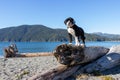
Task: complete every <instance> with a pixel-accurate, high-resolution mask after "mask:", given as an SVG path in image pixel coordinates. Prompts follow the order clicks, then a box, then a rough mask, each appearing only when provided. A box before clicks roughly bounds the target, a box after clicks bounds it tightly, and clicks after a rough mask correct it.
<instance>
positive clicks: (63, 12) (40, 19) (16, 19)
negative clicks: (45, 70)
mask: <svg viewBox="0 0 120 80" xmlns="http://www.w3.org/2000/svg"><path fill="white" fill-rule="evenodd" d="M119 3H120V1H119V0H114V1H113V0H84V1H83V0H74V1H70V0H64V1H63V0H60V1H56V0H52V1H49V0H36V1H34V0H25V1H24V0H20V1H16V0H12V1H6V0H4V1H1V3H0V12H1V15H0V22H1V23H0V29H2V28H7V27H13V26H19V25H24V24H27V25H34V24H42V25H45V26H47V27H50V28H61V29H66V26H65V25H64V20H65V19H66V18H67V17H73V18H74V19H75V21H76V24H77V25H78V26H80V27H82V28H83V29H84V31H85V32H86V33H94V32H102V33H109V34H120V32H119V29H120V23H119V21H120V15H119V14H120V9H119V8H120V5H119Z"/></svg>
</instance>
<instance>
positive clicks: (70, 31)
mask: <svg viewBox="0 0 120 80" xmlns="http://www.w3.org/2000/svg"><path fill="white" fill-rule="evenodd" d="M67 30H68V33H70V34H71V35H72V36H73V37H74V38H75V45H77V46H79V45H80V42H79V40H78V37H77V36H75V30H74V29H73V28H68V29H67Z"/></svg>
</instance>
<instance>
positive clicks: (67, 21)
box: [64, 17, 75, 27]
mask: <svg viewBox="0 0 120 80" xmlns="http://www.w3.org/2000/svg"><path fill="white" fill-rule="evenodd" d="M64 24H65V25H66V26H67V27H72V26H73V25H74V24H75V20H74V19H73V18H71V17H69V18H67V19H65V21H64Z"/></svg>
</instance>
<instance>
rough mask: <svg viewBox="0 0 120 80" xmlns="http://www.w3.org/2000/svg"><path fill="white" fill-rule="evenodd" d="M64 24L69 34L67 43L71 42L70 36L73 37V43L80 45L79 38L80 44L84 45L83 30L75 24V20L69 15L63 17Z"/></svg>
mask: <svg viewBox="0 0 120 80" xmlns="http://www.w3.org/2000/svg"><path fill="white" fill-rule="evenodd" d="M64 24H65V25H66V26H67V31H68V35H69V44H72V36H73V37H74V38H75V45H77V46H80V38H81V40H82V42H83V44H81V45H85V35H84V30H83V29H82V28H81V27H78V26H77V25H76V24H75V20H74V19H73V18H71V17H69V18H67V19H65V21H64Z"/></svg>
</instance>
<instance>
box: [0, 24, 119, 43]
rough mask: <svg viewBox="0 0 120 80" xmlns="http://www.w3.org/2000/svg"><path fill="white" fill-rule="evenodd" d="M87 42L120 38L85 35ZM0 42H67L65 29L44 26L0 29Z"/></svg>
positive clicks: (117, 37)
mask: <svg viewBox="0 0 120 80" xmlns="http://www.w3.org/2000/svg"><path fill="white" fill-rule="evenodd" d="M85 36H86V40H87V41H111V40H120V36H119V35H117V36H115V35H113V36H112V37H111V36H109V35H108V36H107V35H106V36H103V35H98V34H88V33H86V34H85ZM0 41H18V42H20V41H24V42H26V41H27V42H33V41H42V42H43V41H68V33H67V30H66V29H52V28H49V27H46V26H44V25H21V26H16V27H8V28H3V29H0Z"/></svg>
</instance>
